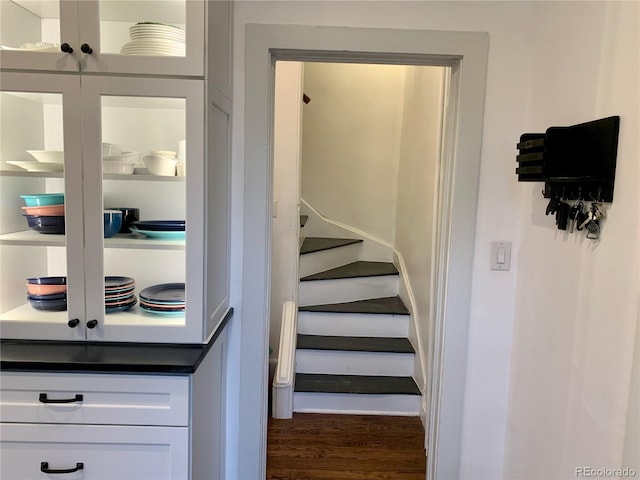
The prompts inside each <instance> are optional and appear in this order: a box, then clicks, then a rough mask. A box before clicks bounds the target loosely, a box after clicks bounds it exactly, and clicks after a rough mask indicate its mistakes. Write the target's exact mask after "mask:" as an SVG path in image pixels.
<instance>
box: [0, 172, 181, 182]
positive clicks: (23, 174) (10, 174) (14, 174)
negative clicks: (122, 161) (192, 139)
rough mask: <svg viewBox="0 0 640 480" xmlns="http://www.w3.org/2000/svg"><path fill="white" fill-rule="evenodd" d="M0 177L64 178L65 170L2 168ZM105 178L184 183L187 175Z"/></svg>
mask: <svg viewBox="0 0 640 480" xmlns="http://www.w3.org/2000/svg"><path fill="white" fill-rule="evenodd" d="M0 177H26V178H64V173H63V172H27V171H26V170H23V171H13V170H0ZM102 178H103V179H104V180H124V181H127V182H131V181H135V182H138V181H141V182H178V183H182V182H184V181H185V178H186V177H177V176H176V177H164V176H161V175H118V174H115V173H105V174H104V175H103V176H102Z"/></svg>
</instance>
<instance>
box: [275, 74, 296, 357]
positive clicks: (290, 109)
mask: <svg viewBox="0 0 640 480" xmlns="http://www.w3.org/2000/svg"><path fill="white" fill-rule="evenodd" d="M274 103H275V105H274V144H273V198H274V202H276V203H277V205H276V206H274V217H273V219H272V222H271V235H272V242H273V243H272V248H271V328H270V330H269V345H270V346H271V347H272V348H273V350H274V352H273V355H272V356H273V357H276V356H277V353H278V348H279V344H280V321H281V319H282V305H283V303H284V302H286V301H295V300H296V292H297V290H298V289H297V284H298V282H297V275H296V274H295V272H297V271H298V228H299V223H300V219H299V214H298V198H299V197H300V192H299V189H300V178H299V174H300V165H299V164H300V139H301V134H302V132H301V131H300V129H301V127H302V64H301V63H300V62H278V63H276V84H275V99H274Z"/></svg>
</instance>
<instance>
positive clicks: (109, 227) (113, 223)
mask: <svg viewBox="0 0 640 480" xmlns="http://www.w3.org/2000/svg"><path fill="white" fill-rule="evenodd" d="M121 226H122V212H121V211H120V210H105V211H104V238H109V237H113V236H114V235H115V234H116V233H118V232H119V231H120V227H121Z"/></svg>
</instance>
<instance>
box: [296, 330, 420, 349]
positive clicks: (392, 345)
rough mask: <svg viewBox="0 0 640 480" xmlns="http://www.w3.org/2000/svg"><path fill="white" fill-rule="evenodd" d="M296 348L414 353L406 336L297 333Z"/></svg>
mask: <svg viewBox="0 0 640 480" xmlns="http://www.w3.org/2000/svg"><path fill="white" fill-rule="evenodd" d="M297 348H298V349H303V350H343V351H350V352H385V353H415V350H414V349H413V346H412V345H411V342H410V341H409V339H407V338H394V337H349V336H334V335H303V334H299V335H298V343H297Z"/></svg>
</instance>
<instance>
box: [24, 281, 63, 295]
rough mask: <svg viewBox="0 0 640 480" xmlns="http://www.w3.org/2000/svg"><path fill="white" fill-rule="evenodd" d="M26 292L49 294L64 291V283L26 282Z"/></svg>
mask: <svg viewBox="0 0 640 480" xmlns="http://www.w3.org/2000/svg"><path fill="white" fill-rule="evenodd" d="M26 285H27V292H29V294H30V295H51V294H54V293H65V292H66V291H67V286H66V285H38V284H35V283H27V284H26Z"/></svg>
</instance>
